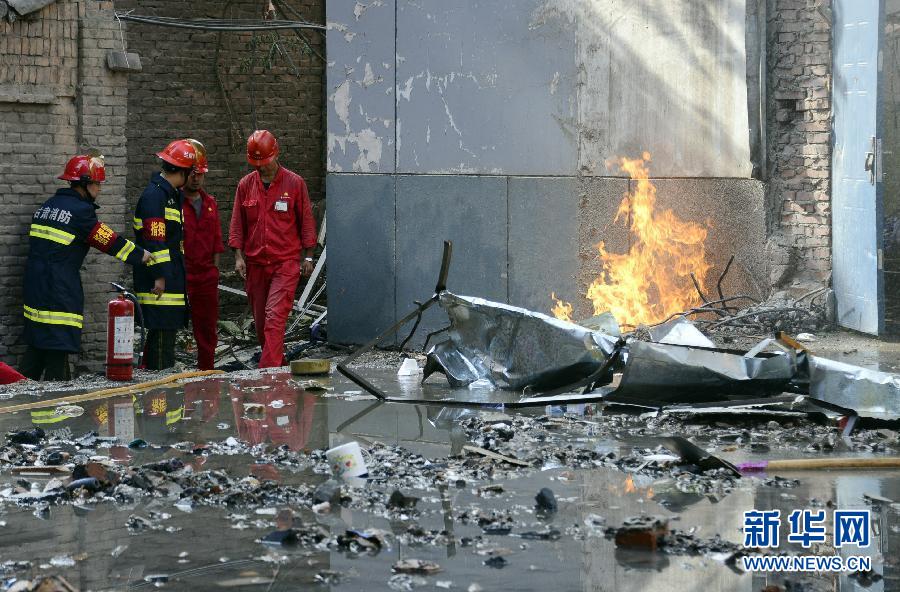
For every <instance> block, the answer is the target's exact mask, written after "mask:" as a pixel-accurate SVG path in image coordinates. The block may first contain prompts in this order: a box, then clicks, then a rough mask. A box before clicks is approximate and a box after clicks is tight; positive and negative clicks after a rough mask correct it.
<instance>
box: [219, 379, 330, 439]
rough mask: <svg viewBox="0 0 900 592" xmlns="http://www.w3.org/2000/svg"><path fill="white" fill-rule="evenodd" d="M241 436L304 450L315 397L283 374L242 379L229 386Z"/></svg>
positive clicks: (311, 420)
mask: <svg viewBox="0 0 900 592" xmlns="http://www.w3.org/2000/svg"><path fill="white" fill-rule="evenodd" d="M228 392H229V395H230V396H231V407H232V409H233V411H234V422H235V425H237V427H238V437H239V438H240V439H241V440H245V441H247V442H250V443H251V444H260V443H263V442H266V443H271V444H274V445H276V446H280V445H285V446H287V447H288V448H290V449H291V450H295V451H297V450H303V449H304V448H305V447H306V445H307V442H308V441H309V438H310V434H311V432H312V425H313V414H314V409H315V405H316V397H315V396H314V395H311V394H309V393H306V392H303V391H300V392H298V391H297V389H296V388H294V387H293V386H291V385H290V384H289V383H288V382H286V381H285V380H284V379H283V377H278V376H277V375H274V374H268V375H265V376H263V377H262V378H260V379H257V380H242V381H240V383H238V384H231V385H229V388H228Z"/></svg>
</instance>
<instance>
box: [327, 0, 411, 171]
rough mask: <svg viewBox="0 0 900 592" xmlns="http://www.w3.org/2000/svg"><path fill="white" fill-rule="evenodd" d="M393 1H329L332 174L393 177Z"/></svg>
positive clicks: (328, 50) (330, 147)
mask: <svg viewBox="0 0 900 592" xmlns="http://www.w3.org/2000/svg"><path fill="white" fill-rule="evenodd" d="M395 11H396V5H395V2H394V0H372V1H371V2H369V3H368V4H362V3H360V2H355V3H354V2H348V1H347V0H343V1H340V2H329V3H328V5H327V15H326V16H327V19H328V33H327V37H326V45H327V52H328V54H327V55H328V163H327V166H328V171H329V172H358V173H390V172H394V143H395V141H396V139H395V138H396V131H395V129H394V85H395V76H394V66H395V61H396V60H395V45H394V44H395V39H396V21H395Z"/></svg>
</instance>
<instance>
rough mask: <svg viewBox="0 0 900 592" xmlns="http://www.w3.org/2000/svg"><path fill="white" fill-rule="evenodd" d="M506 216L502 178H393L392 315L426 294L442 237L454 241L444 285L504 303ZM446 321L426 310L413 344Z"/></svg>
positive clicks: (435, 270) (399, 314)
mask: <svg viewBox="0 0 900 592" xmlns="http://www.w3.org/2000/svg"><path fill="white" fill-rule="evenodd" d="M506 216H507V205H506V178H505V177H457V176H452V177H448V176H430V175H428V176H426V175H419V176H403V175H401V176H399V177H397V318H398V319H399V318H400V317H402V316H403V315H405V314H406V313H407V312H409V311H410V310H411V309H412V307H413V304H412V303H413V301H414V300H419V301H424V300H425V299H427V298H428V297H429V296H431V294H432V292H433V290H434V284H435V281H436V280H437V276H438V271H439V270H440V264H441V249H442V245H443V241H444V240H445V239H448V240H452V241H453V263H452V265H451V267H450V275H449V280H448V282H447V286H448V288H449V289H450V290H451V291H453V292H456V293H458V294H467V295H474V296H481V297H483V298H487V299H489V300H499V301H501V302H505V301H506V294H507V280H506V258H507V218H506ZM446 324H447V316H446V315H445V314H444V313H443V312H442V311H440V310H439V309H437V308H433V309H432V310H429V311H428V313H427V314H426V315H425V317H424V318H423V320H422V324H421V326H420V329H419V331H418V333H417V340H416V341H415V342H413V343H418V344H421V343H422V342H423V341H424V337H425V334H426V333H428V332H429V331H434V330H435V329H438V328H441V327H443V326H445V325H446ZM400 334H401V335H400V336H401V337H403V336H405V334H406V333H405V332H404V331H402V330H401V332H400Z"/></svg>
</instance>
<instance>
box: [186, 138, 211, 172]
mask: <svg viewBox="0 0 900 592" xmlns="http://www.w3.org/2000/svg"><path fill="white" fill-rule="evenodd" d="M185 141H186V142H190V143H191V144H192V145H193V146H194V152H196V154H197V164H196V165H194V172H195V173H200V174H203V173H208V172H209V160H207V158H206V147H205V146H204V145H203V144H202V143H201V142H199V141H198V140H194V139H192V138H188V139H187V140H185Z"/></svg>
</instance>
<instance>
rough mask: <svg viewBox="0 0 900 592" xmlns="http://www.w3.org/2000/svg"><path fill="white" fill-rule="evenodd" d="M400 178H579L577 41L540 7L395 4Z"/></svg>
mask: <svg viewBox="0 0 900 592" xmlns="http://www.w3.org/2000/svg"><path fill="white" fill-rule="evenodd" d="M398 1H399V4H398V15H397V35H398V37H397V55H398V66H397V119H398V125H397V134H398V138H397V152H398V158H397V169H398V172H400V173H476V174H491V175H493V174H530V175H534V174H539V175H541V174H543V175H564V174H568V175H571V174H574V172H575V166H576V163H577V154H576V146H577V140H576V135H575V130H574V117H575V86H574V80H575V55H576V51H575V36H574V35H573V34H572V32H571V30H570V28H569V27H567V26H566V25H565V24H563V23H561V22H557V23H548V24H547V25H546V26H543V27H541V28H539V29H534V28H532V27H531V26H530V24H531V15H532V13H533V12H534V11H535V10H536V9H537V8H538V6H539V5H540V2H539V1H537V0H492V1H491V2H469V3H466V6H465V9H461V8H460V6H459V4H458V3H456V2H446V1H445V0H415V1H412V0H398Z"/></svg>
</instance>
